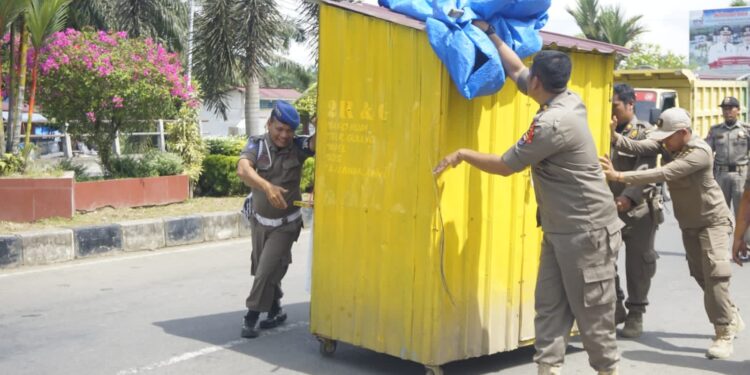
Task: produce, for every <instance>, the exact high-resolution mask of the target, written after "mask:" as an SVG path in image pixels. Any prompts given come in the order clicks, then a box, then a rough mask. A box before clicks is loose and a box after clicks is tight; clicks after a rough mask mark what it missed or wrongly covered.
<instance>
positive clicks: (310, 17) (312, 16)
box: [298, 0, 320, 66]
mask: <svg viewBox="0 0 750 375" xmlns="http://www.w3.org/2000/svg"><path fill="white" fill-rule="evenodd" d="M298 9H299V12H300V15H301V16H302V19H303V20H304V22H305V25H304V29H305V33H306V34H307V42H308V43H309V46H310V49H311V50H312V54H313V56H311V57H313V58H314V60H315V65H316V66H317V65H318V35H319V34H320V20H319V15H320V3H319V2H317V1H313V0H302V1H300V4H299V8H298Z"/></svg>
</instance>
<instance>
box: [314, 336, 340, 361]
mask: <svg viewBox="0 0 750 375" xmlns="http://www.w3.org/2000/svg"><path fill="white" fill-rule="evenodd" d="M318 340H320V354H322V355H323V356H324V357H330V356H332V355H333V353H334V352H335V351H336V340H331V339H324V338H319V339H318Z"/></svg>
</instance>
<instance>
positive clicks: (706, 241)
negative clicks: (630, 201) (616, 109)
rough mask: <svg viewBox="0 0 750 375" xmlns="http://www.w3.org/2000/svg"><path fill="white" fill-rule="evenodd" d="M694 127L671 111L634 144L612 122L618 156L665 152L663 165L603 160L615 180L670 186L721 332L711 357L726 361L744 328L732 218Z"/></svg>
mask: <svg viewBox="0 0 750 375" xmlns="http://www.w3.org/2000/svg"><path fill="white" fill-rule="evenodd" d="M690 123H691V122H690V115H689V114H688V113H687V111H685V110H683V109H681V108H670V109H668V110H666V111H664V112H663V113H662V114H661V117H660V118H659V123H658V124H657V130H654V131H653V132H650V133H649V135H648V139H646V140H642V141H634V140H632V139H629V138H626V137H623V136H621V135H620V134H618V133H617V132H615V131H614V126H615V123H614V122H613V124H612V127H613V131H612V137H613V139H614V142H613V144H614V146H615V148H616V149H617V150H618V151H625V152H627V153H631V154H636V155H657V154H660V153H662V151H664V150H666V151H667V153H666V154H663V156H664V159H663V161H664V165H663V166H662V167H659V168H654V169H649V170H645V171H629V172H618V171H616V170H615V169H614V168H613V167H612V163H611V162H610V161H609V160H608V159H607V158H602V159H601V161H602V166H603V167H604V173H605V175H606V176H607V179H608V180H610V181H618V182H621V183H625V184H635V185H639V184H648V183H658V182H666V183H667V186H669V191H670V193H671V195H672V202H673V205H674V213H675V217H676V218H677V222H678V223H679V224H680V229H681V230H682V242H683V245H684V246H685V252H686V254H687V261H688V268H689V269H690V275H691V276H692V277H693V278H695V280H696V281H697V282H698V285H700V287H701V289H703V297H704V298H703V302H704V306H705V308H706V312H707V313H708V318H709V320H710V321H711V323H713V325H714V329H715V332H716V336H715V337H714V338H713V342H712V343H711V346H710V347H709V348H708V351H707V352H706V356H707V357H708V358H727V357H729V356H730V355H731V354H732V351H733V345H732V341H733V340H734V337H735V335H736V333H737V332H739V331H740V330H742V329H744V323H743V322H742V319H741V317H740V315H739V312H738V310H737V308H736V306H735V305H734V304H733V303H732V300H731V298H730V297H729V279H730V277H731V276H732V267H731V262H730V256H729V237H730V235H731V233H732V214H731V213H730V212H729V208H727V205H726V203H725V202H724V197H723V194H722V193H721V189H720V188H719V184H717V183H716V180H715V179H714V176H713V172H712V165H713V163H712V162H713V157H712V152H711V148H710V147H709V146H708V145H707V144H706V142H704V141H703V140H702V139H700V138H699V137H693V136H692V132H691V128H690Z"/></svg>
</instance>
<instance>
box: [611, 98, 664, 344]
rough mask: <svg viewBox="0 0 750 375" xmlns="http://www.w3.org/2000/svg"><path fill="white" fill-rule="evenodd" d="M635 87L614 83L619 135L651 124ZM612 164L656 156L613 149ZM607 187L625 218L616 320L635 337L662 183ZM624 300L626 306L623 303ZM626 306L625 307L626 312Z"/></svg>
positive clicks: (623, 166)
mask: <svg viewBox="0 0 750 375" xmlns="http://www.w3.org/2000/svg"><path fill="white" fill-rule="evenodd" d="M634 104H635V91H634V90H633V88H632V87H630V86H628V85H626V84H617V85H615V89H614V94H613V95H612V116H613V120H614V121H616V122H617V127H616V129H615V131H617V133H619V134H620V135H622V136H623V137H626V138H630V139H635V140H642V139H645V138H646V132H647V131H648V130H651V128H653V126H651V124H649V123H647V122H643V121H639V120H638V118H636V116H635V112H634ZM612 164H613V165H614V167H615V169H617V170H618V171H635V170H644V169H649V168H654V167H655V166H656V156H654V155H632V154H629V153H627V152H624V151H613V152H612ZM609 188H610V189H611V190H612V194H613V195H614V196H615V203H616V205H617V211H618V212H619V214H620V219H621V220H622V221H623V222H625V228H623V230H622V239H623V241H624V242H625V275H626V280H627V284H626V286H627V291H628V298H627V300H625V293H624V292H623V290H622V288H621V287H620V277H619V275H618V276H617V278H616V279H615V281H616V283H615V286H616V289H617V306H616V309H615V323H616V324H620V323H623V322H624V323H625V326H624V327H623V329H622V331H621V332H620V334H621V335H622V336H623V337H627V338H635V337H639V336H640V335H641V333H642V332H643V314H645V313H646V306H648V291H649V289H650V288H651V279H652V278H653V277H654V274H655V273H656V259H657V258H658V257H659V256H658V255H657V254H656V251H655V250H654V239H655V237H656V228H657V227H658V226H659V224H660V223H661V222H662V221H663V216H662V212H661V186H657V185H656V184H644V185H625V184H622V183H619V182H615V181H610V183H609ZM623 302H625V304H624V305H623ZM626 307H627V310H626Z"/></svg>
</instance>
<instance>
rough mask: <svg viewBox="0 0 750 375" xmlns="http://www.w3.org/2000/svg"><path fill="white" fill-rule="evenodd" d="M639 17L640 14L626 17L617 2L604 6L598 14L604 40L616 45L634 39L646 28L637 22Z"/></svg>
mask: <svg viewBox="0 0 750 375" xmlns="http://www.w3.org/2000/svg"><path fill="white" fill-rule="evenodd" d="M641 18H643V16H642V15H637V16H633V17H630V18H626V17H625V13H624V12H623V11H622V9H621V8H620V5H619V4H618V5H614V6H608V7H606V8H604V10H603V11H602V12H601V15H600V16H599V24H600V26H601V30H602V34H603V36H604V41H606V42H608V43H611V44H616V45H618V46H625V45H626V44H628V43H630V42H632V41H634V40H635V38H636V37H638V36H639V35H641V34H643V33H645V32H646V28H645V27H643V26H641V25H640V24H639V22H640V20H641Z"/></svg>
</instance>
